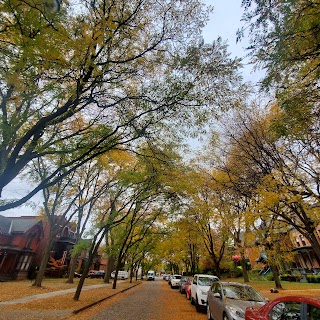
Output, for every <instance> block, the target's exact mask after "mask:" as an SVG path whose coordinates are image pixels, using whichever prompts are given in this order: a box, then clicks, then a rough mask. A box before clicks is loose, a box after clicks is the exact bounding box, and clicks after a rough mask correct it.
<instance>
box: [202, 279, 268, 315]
mask: <svg viewBox="0 0 320 320" xmlns="http://www.w3.org/2000/svg"><path fill="white" fill-rule="evenodd" d="M207 297H208V298H207V299H208V300H207V316H208V319H209V320H242V319H244V314H245V310H246V308H248V307H261V306H262V305H264V304H265V303H266V302H267V299H265V298H263V297H262V296H261V295H260V293H259V292H258V291H256V290H255V289H254V288H252V287H251V286H249V285H247V284H243V283H238V282H221V281H218V282H215V283H213V284H212V285H211V287H210V289H209V291H208V296H207Z"/></svg>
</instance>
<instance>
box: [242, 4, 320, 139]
mask: <svg viewBox="0 0 320 320" xmlns="http://www.w3.org/2000/svg"><path fill="white" fill-rule="evenodd" d="M242 6H243V7H244V9H245V10H246V13H245V15H244V17H243V20H244V21H245V22H246V25H245V26H244V27H243V28H242V29H241V30H240V31H239V37H240V38H241V37H242V36H243V35H244V32H245V31H246V30H249V35H250V36H251V43H250V47H249V48H248V49H249V50H250V53H251V56H252V57H253V62H254V63H256V65H257V66H261V67H263V68H264V69H265V70H266V72H267V74H266V77H265V79H264V80H263V86H264V87H265V88H267V89H268V88H270V87H271V88H272V87H273V88H275V90H276V94H277V99H278V101H279V103H280V105H281V107H282V108H283V110H285V111H286V114H285V125H284V126H283V129H286V131H289V132H290V131H291V130H295V131H297V130H298V131H303V132H305V131H306V128H308V127H309V125H307V124H309V123H313V122H316V119H317V118H318V108H319V88H318V85H319V68H320V64H319V61H320V60H319V59H320V58H319V57H320V55H319V44H320V37H319V33H320V22H319V2H318V1H310V0H293V1H285V0H280V1H278V0H277V1H276V0H271V1H269V0H243V1H242ZM282 133H283V132H282Z"/></svg>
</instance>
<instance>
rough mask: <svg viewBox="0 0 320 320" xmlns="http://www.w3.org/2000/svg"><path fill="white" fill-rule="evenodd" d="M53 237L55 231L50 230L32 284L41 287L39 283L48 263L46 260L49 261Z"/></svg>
mask: <svg viewBox="0 0 320 320" xmlns="http://www.w3.org/2000/svg"><path fill="white" fill-rule="evenodd" d="M54 237H55V233H54V232H50V235H49V240H48V243H47V246H46V249H45V251H44V255H43V257H42V260H41V264H40V267H39V271H38V274H37V277H36V279H35V281H34V283H33V284H32V285H33V286H36V287H41V285H42V280H43V277H44V273H45V271H46V268H47V265H48V261H49V258H50V255H51V250H52V245H53V240H54Z"/></svg>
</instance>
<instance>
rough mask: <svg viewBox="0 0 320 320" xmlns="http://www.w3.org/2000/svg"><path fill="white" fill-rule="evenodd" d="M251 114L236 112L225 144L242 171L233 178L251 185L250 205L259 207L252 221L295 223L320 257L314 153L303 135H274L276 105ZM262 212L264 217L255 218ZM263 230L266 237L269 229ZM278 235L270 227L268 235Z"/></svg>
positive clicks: (316, 164)
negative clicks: (235, 126) (235, 122)
mask: <svg viewBox="0 0 320 320" xmlns="http://www.w3.org/2000/svg"><path fill="white" fill-rule="evenodd" d="M255 113H256V114H255V117H254V118H252V117H251V116H250V114H245V116H243V115H242V116H241V115H239V119H240V121H238V133H235V132H234V133H233V134H230V135H229V137H230V138H231V140H230V142H231V143H232V145H234V146H235V147H236V148H235V149H234V150H236V152H235V153H234V159H237V161H238V167H241V166H245V167H246V170H245V171H238V174H239V173H240V177H241V178H240V179H238V178H236V179H235V178H234V180H239V181H245V179H246V180H247V185H249V186H251V187H250V190H251V191H250V194H251V198H250V203H251V204H255V203H259V206H257V207H256V209H257V208H258V211H257V212H256V213H254V212H252V213H253V214H254V215H258V216H259V217H257V216H256V217H257V219H260V220H263V221H265V222H268V223H269V224H270V226H274V225H277V227H278V226H279V225H282V226H286V225H289V226H292V227H294V228H295V229H296V230H298V231H299V232H301V233H302V234H303V235H305V236H306V238H307V239H308V240H309V241H310V243H312V246H313V247H314V249H315V252H316V254H317V256H318V258H319V241H318V236H317V232H316V229H315V226H316V225H317V224H318V223H319V215H318V207H319V197H318V191H319V189H318V188H317V186H318V182H317V180H318V178H317V177H318V176H319V173H318V163H319V161H318V157H317V156H316V154H317V152H316V153H314V148H312V147H311V145H313V144H309V146H308V147H306V146H307V144H302V143H301V142H302V141H305V142H306V141H309V140H308V139H301V138H300V139H297V137H296V136H294V135H290V136H287V137H286V136H284V137H279V136H278V134H277V132H276V131H275V130H274V128H275V126H274V124H275V123H276V124H277V120H278V117H279V110H278V109H277V108H272V109H271V110H270V112H269V113H267V114H264V115H260V116H259V115H258V113H257V112H256V111H255ZM280 117H281V115H280ZM311 141H313V140H312V139H311V137H310V141H309V142H311ZM313 142H315V143H317V142H316V141H313ZM311 150H313V151H311ZM234 172H236V171H235V170H233V171H232V173H234ZM230 176H231V175H230ZM236 177H237V176H236ZM251 177H252V179H251ZM248 181H249V182H248ZM244 190H246V189H245V188H244ZM262 212H264V214H267V215H268V218H266V216H264V217H262V216H260V215H261V214H262ZM266 225H267V224H266V223H265V224H264V226H266ZM266 233H267V234H269V235H270V234H271V228H269V229H268V232H266ZM277 234H279V231H277V230H273V235H277ZM269 235H267V238H268V237H269ZM268 243H269V244H268V246H269V250H271V249H272V250H273V248H271V247H270V246H271V245H270V243H272V242H270V241H268ZM266 245H267V243H266ZM282 251H283V250H282ZM283 252H284V251H283Z"/></svg>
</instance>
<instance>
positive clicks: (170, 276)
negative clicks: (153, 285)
mask: <svg viewBox="0 0 320 320" xmlns="http://www.w3.org/2000/svg"><path fill="white" fill-rule="evenodd" d="M171 279H172V274H169V278H168V285H169V286H171Z"/></svg>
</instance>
